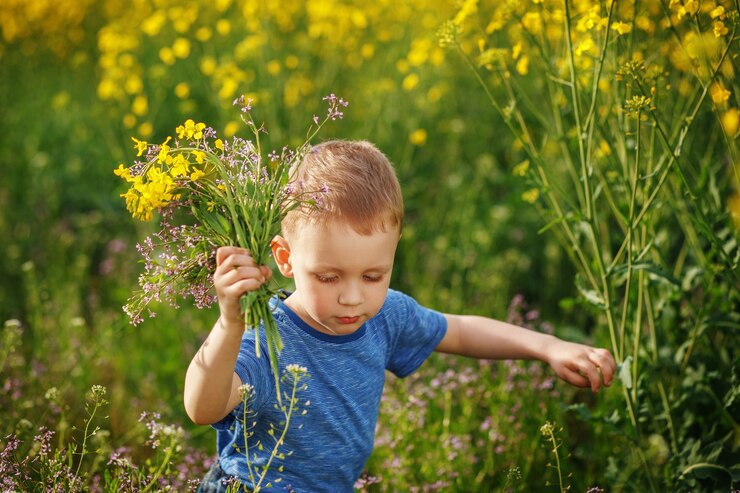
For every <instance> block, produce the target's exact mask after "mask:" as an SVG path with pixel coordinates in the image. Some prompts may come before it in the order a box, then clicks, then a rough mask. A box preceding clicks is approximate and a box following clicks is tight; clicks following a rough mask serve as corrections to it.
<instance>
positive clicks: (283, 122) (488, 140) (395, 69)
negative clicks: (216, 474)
mask: <svg viewBox="0 0 740 493" xmlns="http://www.w3.org/2000/svg"><path fill="white" fill-rule="evenodd" d="M0 10H1V11H2V14H0V108H2V118H0V172H1V173H2V175H1V176H2V181H0V209H1V210H2V214H0V236H1V237H2V238H3V241H2V242H1V243H0V276H1V277H0V325H1V326H2V329H0V385H1V386H2V392H0V491H65V492H68V491H106V492H109V491H110V492H113V491H188V490H191V491H194V489H195V488H196V487H197V484H198V482H199V480H200V478H201V477H202V476H203V474H204V472H205V471H206V470H207V469H208V467H209V465H210V463H211V462H212V461H213V458H214V452H215V438H214V434H213V432H212V431H211V430H210V429H209V428H208V427H198V426H195V425H193V424H192V423H191V422H190V421H189V420H188V418H187V417H186V415H185V412H184V409H183V406H182V390H183V378H184V373H185V369H186V368H187V365H188V363H189V361H190V358H191V357H192V355H193V354H194V352H195V351H196V349H197V348H198V347H199V345H200V342H201V341H202V339H203V338H204V337H205V335H206V334H207V332H208V330H209V329H210V327H211V325H212V323H213V320H214V319H215V318H216V312H214V311H213V310H211V309H207V310H200V309H197V308H194V307H191V306H186V305H185V304H183V305H182V306H181V307H180V308H178V309H173V308H165V307H162V308H161V309H157V310H156V311H157V316H156V318H147V319H146V320H145V321H144V322H143V323H142V324H141V325H139V326H136V327H133V326H131V325H130V324H129V320H128V316H127V315H126V314H125V313H124V312H123V310H122V306H123V305H124V304H125V303H126V302H127V299H128V297H129V296H130V295H131V293H132V292H133V290H134V288H135V287H136V284H137V279H138V276H139V275H140V274H141V273H142V272H143V270H144V267H143V265H142V264H141V263H140V261H139V259H140V256H139V255H138V253H137V248H136V245H137V243H140V242H142V241H143V239H144V238H145V237H146V236H147V235H149V234H151V233H152V232H154V230H155V226H156V224H155V223H154V222H138V221H137V222H134V221H132V220H131V216H130V214H129V213H128V212H127V211H126V205H125V202H124V200H123V199H122V198H121V197H120V194H122V193H125V188H124V185H123V184H122V183H121V180H120V179H119V178H118V177H117V176H115V175H114V173H113V170H114V169H116V168H117V167H118V166H119V164H121V163H125V165H128V164H129V163H131V162H133V160H134V159H135V157H136V152H137V150H136V143H135V141H132V137H133V138H135V139H139V140H141V141H147V142H154V143H161V142H164V139H165V138H166V136H168V135H172V132H173V129H175V128H176V127H177V126H178V125H181V124H182V123H183V122H184V121H186V119H188V118H192V119H194V120H195V121H198V122H201V121H204V122H208V123H209V124H210V125H212V126H213V127H214V128H218V129H222V130H221V132H222V133H223V135H224V137H232V136H234V135H243V136H245V137H249V135H248V133H249V129H247V128H246V127H245V126H244V124H243V123H242V122H241V121H240V119H239V112H238V111H237V110H235V109H234V107H233V105H232V102H233V101H234V100H235V99H236V98H238V97H239V96H241V95H244V96H245V97H247V98H251V99H252V100H253V101H254V109H253V116H254V118H255V120H256V121H264V122H265V125H266V127H267V128H268V134H267V135H265V136H264V139H265V143H264V146H265V148H276V149H280V148H281V147H282V146H283V145H289V146H298V145H300V144H301V143H302V142H303V141H304V140H305V137H306V135H305V128H306V123H307V122H309V121H310V119H311V117H312V115H314V114H320V112H322V111H324V112H325V109H323V107H322V106H321V104H322V102H321V98H322V96H325V95H328V94H331V93H335V94H340V95H342V96H343V97H344V98H346V99H347V100H348V101H349V106H348V107H347V108H346V111H345V116H344V119H343V120H342V121H337V122H333V121H332V122H329V123H328V124H327V125H326V126H325V127H324V128H323V129H322V133H321V139H327V138H332V137H337V138H346V139H367V140H370V141H372V142H374V143H376V144H377V145H378V147H379V148H380V149H382V150H383V151H384V152H385V153H386V154H387V155H388V157H389V158H390V160H391V161H392V162H393V163H394V164H395V165H396V167H397V170H398V174H399V179H400V181H401V184H402V186H403V190H404V199H405V202H406V212H407V221H406V224H405V225H404V230H403V237H402V240H401V243H400V245H399V249H398V253H397V259H396V268H395V270H394V278H393V282H392V286H393V287H395V288H398V289H401V290H404V291H406V292H408V293H409V294H412V295H413V296H415V297H416V298H417V299H418V300H419V301H420V302H422V303H424V304H426V305H428V306H430V307H433V308H436V309H439V310H442V311H448V312H466V313H478V314H484V315H487V316H492V317H495V318H500V319H506V320H510V321H513V322H515V323H518V324H520V325H524V326H528V327H531V328H533V329H534V330H542V331H548V332H554V333H555V334H557V335H559V336H561V337H564V338H568V339H572V340H577V341H584V342H588V343H590V344H595V345H599V346H603V347H607V348H609V349H610V350H611V351H612V352H613V354H614V355H615V357H616V359H617V360H618V362H619V363H620V367H619V378H618V380H617V381H616V382H615V384H614V385H613V386H612V387H611V388H610V389H608V390H607V391H605V392H601V393H599V394H596V395H594V394H591V393H590V392H586V391H577V390H575V389H572V388H568V387H567V386H566V385H565V384H564V383H563V382H560V381H556V380H555V379H554V378H553V375H552V374H551V373H549V372H548V369H547V368H545V367H544V366H542V365H540V364H539V363H532V362H492V361H473V360H462V359H459V358H451V357H447V356H442V355H434V356H433V357H432V358H431V360H430V361H429V362H428V363H427V364H426V365H425V366H424V367H423V368H422V369H421V370H420V371H419V372H417V373H416V374H414V375H412V376H411V377H408V378H406V379H403V380H399V379H395V378H392V377H389V380H388V383H387V388H386V391H385V394H384V399H383V403H382V408H381V417H380V419H379V423H378V428H377V432H376V446H375V450H374V452H373V455H372V456H371V458H370V460H369V462H368V463H367V465H366V472H365V474H364V475H363V477H362V478H361V479H360V480H359V481H358V482H357V484H356V489H357V491H365V492H397V491H411V492H414V491H416V492H426V491H455V492H491V491H501V492H508V491H516V492H531V491H560V492H564V491H573V492H587V491H588V492H591V493H595V492H599V491H601V492H622V491H624V492H633V491H634V492H644V491H648V492H656V493H657V492H703V491H707V492H715V491H716V492H722V493H729V492H732V491H736V489H737V488H740V466H739V465H738V464H740V424H739V423H738V422H739V421H740V358H738V357H737V355H738V354H740V291H739V290H738V286H740V268H739V267H738V264H740V247H739V246H738V239H740V165H739V162H740V149H739V147H738V137H739V136H740V109H739V108H740V96H739V91H740V84H739V83H738V80H737V79H738V78H737V75H736V73H737V71H738V70H739V69H740V67H738V63H740V49H738V48H739V46H740V45H739V43H740V41H739V40H740V8H739V6H738V3H737V1H734V2H733V1H730V0H702V1H699V0H645V1H638V0H625V1H623V2H616V1H615V2H609V1H603V2H598V1H594V0H527V1H525V0H504V1H496V2H494V1H488V0H485V1H484V0H464V1H463V0H459V1H455V0H449V1H445V2H439V1H432V0H405V1H402V2H391V1H389V0H378V1H375V2H360V1H357V0H346V1H339V0H325V1H320V2H281V1H278V0H263V1H261V2H257V1H253V0H212V1H210V2H206V1H203V0H193V1H190V2H182V1H177V0H132V1H123V0H74V1H73V0H55V1H51V0H33V1H27V0H6V1H5V2H4V3H3V8H2V9H0Z"/></svg>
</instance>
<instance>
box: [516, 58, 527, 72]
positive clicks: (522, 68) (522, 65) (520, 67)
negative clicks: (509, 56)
mask: <svg viewBox="0 0 740 493" xmlns="http://www.w3.org/2000/svg"><path fill="white" fill-rule="evenodd" d="M516 71H517V72H518V73H519V75H527V74H528V73H529V57H528V56H527V55H522V57H521V58H519V61H518V62H516Z"/></svg>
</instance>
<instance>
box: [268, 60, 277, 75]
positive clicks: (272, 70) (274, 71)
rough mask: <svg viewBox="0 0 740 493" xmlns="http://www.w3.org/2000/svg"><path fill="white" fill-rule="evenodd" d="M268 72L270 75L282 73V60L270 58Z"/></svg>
mask: <svg viewBox="0 0 740 493" xmlns="http://www.w3.org/2000/svg"><path fill="white" fill-rule="evenodd" d="M267 73H268V74H270V75H278V74H279V73H280V62H279V61H277V60H270V61H269V62H267Z"/></svg>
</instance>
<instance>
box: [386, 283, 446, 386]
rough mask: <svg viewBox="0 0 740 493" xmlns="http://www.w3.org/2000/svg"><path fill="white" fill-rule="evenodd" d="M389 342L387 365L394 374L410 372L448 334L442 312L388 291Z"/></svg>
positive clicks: (398, 293) (407, 373) (399, 374)
mask: <svg viewBox="0 0 740 493" xmlns="http://www.w3.org/2000/svg"><path fill="white" fill-rule="evenodd" d="M385 309H386V317H387V319H386V320H387V323H388V324H389V328H390V331H389V333H390V344H389V354H388V363H387V365H386V368H387V369H388V370H389V371H391V372H392V373H394V374H395V375H396V376H399V377H405V376H407V375H409V374H411V373H413V372H414V371H415V370H416V369H417V368H419V366H421V364H422V363H423V362H424V361H426V359H427V358H428V357H429V355H430V354H432V351H434V349H435V348H436V347H437V345H438V344H439V343H440V341H441V340H442V338H443V337H444V336H445V334H446V333H447V320H446V319H445V317H444V315H442V313H440V312H438V311H435V310H431V309H429V308H426V307H423V306H421V305H420V304H418V303H417V302H416V300H414V299H413V298H411V297H410V296H407V295H405V294H403V293H400V292H398V291H393V290H390V291H389V292H388V297H387V298H386V304H385Z"/></svg>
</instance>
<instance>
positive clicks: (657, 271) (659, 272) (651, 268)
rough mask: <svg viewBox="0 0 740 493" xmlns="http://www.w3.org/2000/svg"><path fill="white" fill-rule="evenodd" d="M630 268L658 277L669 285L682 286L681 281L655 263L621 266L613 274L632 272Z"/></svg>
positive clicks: (615, 268)
mask: <svg viewBox="0 0 740 493" xmlns="http://www.w3.org/2000/svg"><path fill="white" fill-rule="evenodd" d="M630 268H631V269H632V270H633V271H636V270H644V271H647V272H649V273H651V274H653V275H654V276H656V277H658V278H659V279H662V280H664V281H667V282H668V283H669V284H673V285H674V286H681V281H679V280H678V279H676V278H675V277H673V276H672V275H671V274H669V273H668V272H666V271H664V270H663V269H661V267H660V266H659V265H656V264H654V263H653V262H638V263H635V264H632V265H631V266H630V265H629V264H621V265H618V266H616V267H614V270H612V273H613V274H621V273H623V272H627V271H628V270H630Z"/></svg>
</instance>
